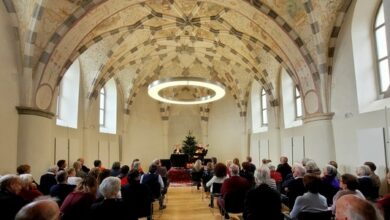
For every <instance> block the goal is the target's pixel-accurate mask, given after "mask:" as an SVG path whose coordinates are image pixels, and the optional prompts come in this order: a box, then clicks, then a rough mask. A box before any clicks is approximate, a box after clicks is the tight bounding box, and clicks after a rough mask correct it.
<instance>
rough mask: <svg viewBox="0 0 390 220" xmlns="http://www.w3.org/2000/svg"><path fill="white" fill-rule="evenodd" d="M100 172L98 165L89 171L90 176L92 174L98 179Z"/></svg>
mask: <svg viewBox="0 0 390 220" xmlns="http://www.w3.org/2000/svg"><path fill="white" fill-rule="evenodd" d="M99 173H100V170H99V168H98V167H92V168H91V170H90V171H89V173H88V176H92V177H94V178H95V179H97V178H98V176H99Z"/></svg>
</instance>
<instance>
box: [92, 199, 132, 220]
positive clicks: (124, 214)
mask: <svg viewBox="0 0 390 220" xmlns="http://www.w3.org/2000/svg"><path fill="white" fill-rule="evenodd" d="M87 219H91V220H100V219H101V220H106V219H128V220H138V218H137V216H136V214H135V213H134V212H130V211H129V210H128V208H127V207H126V205H125V203H124V202H123V201H122V200H121V199H105V200H103V201H101V202H99V203H95V204H93V205H92V206H91V213H90V215H89V216H88V218H87Z"/></svg>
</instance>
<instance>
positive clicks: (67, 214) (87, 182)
mask: <svg viewBox="0 0 390 220" xmlns="http://www.w3.org/2000/svg"><path fill="white" fill-rule="evenodd" d="M96 191H97V181H96V179H95V178H93V177H91V176H87V177H86V178H85V179H84V180H83V181H82V182H81V183H80V184H79V185H78V186H77V188H76V190H75V191H74V192H71V193H70V194H69V195H68V196H67V197H66V198H65V200H64V202H63V203H62V205H61V213H62V214H63V216H62V218H61V219H62V220H67V219H76V220H77V219H85V218H86V217H88V216H87V215H88V213H89V209H90V207H91V205H92V204H93V203H94V202H95V200H96Z"/></svg>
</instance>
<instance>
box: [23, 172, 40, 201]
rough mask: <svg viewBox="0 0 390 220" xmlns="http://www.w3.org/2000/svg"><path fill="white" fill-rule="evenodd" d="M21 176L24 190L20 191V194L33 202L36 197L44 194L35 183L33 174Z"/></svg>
mask: <svg viewBox="0 0 390 220" xmlns="http://www.w3.org/2000/svg"><path fill="white" fill-rule="evenodd" d="M19 177H20V180H21V182H22V191H20V194H19V196H21V197H22V198H23V199H24V200H26V201H27V202H32V201H33V200H34V199H35V198H37V197H39V196H42V195H43V194H42V193H41V192H40V191H39V190H38V189H37V186H36V185H35V184H34V179H33V176H32V175H31V174H28V173H26V174H21V175H20V176H19Z"/></svg>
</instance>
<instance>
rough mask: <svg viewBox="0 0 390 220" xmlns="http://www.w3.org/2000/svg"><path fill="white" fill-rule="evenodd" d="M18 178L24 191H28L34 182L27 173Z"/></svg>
mask: <svg viewBox="0 0 390 220" xmlns="http://www.w3.org/2000/svg"><path fill="white" fill-rule="evenodd" d="M19 177H20V182H21V184H22V188H23V189H25V190H30V189H31V188H32V184H33V182H34V179H33V176H32V175H31V174H29V173H26V174H22V175H20V176H19Z"/></svg>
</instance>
